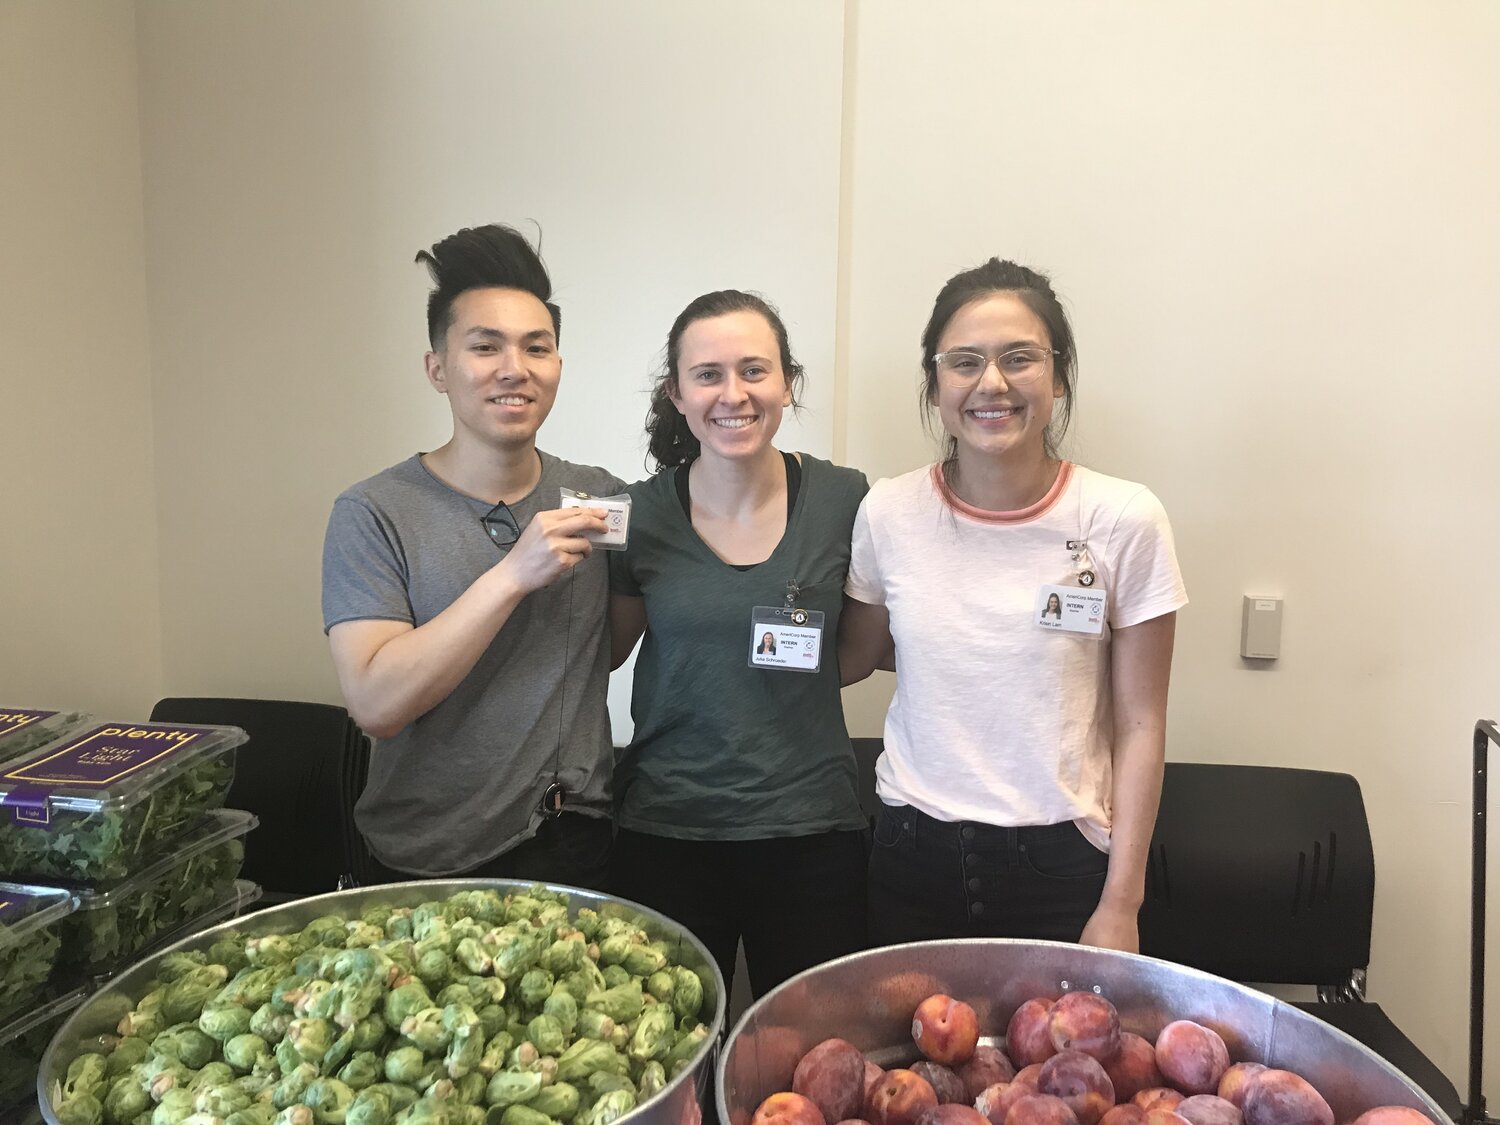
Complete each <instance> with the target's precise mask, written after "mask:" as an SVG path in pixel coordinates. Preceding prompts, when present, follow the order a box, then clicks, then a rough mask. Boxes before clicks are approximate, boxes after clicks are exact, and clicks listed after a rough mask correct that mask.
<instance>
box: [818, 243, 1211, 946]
mask: <svg viewBox="0 0 1500 1125" xmlns="http://www.w3.org/2000/svg"><path fill="white" fill-rule="evenodd" d="M1075 368H1076V353H1075V349H1074V343H1073V333H1072V329H1071V328H1070V326H1069V324H1068V318H1067V316H1066V314H1065V313H1064V312H1063V308H1062V305H1061V303H1060V302H1059V301H1058V299H1057V296H1056V294H1055V293H1054V292H1053V290H1052V286H1051V283H1050V281H1049V280H1048V278H1047V277H1046V276H1045V275H1043V274H1041V273H1038V272H1036V271H1035V270H1031V269H1027V268H1026V267H1024V266H1019V265H1017V264H1015V263H1014V262H1008V261H1001V260H999V259H995V258H992V259H990V260H989V261H988V262H986V263H984V264H983V265H981V266H978V267H976V268H974V269H971V270H966V271H965V272H963V273H960V274H958V275H957V276H955V277H953V278H951V279H950V280H949V281H948V283H947V284H946V285H945V286H944V287H943V289H942V291H941V292H940V293H939V294H938V297H937V301H936V304H935V305H934V307H933V310H932V315H931V317H930V318H929V320H928V322H927V327H926V329H925V331H924V332H923V334H922V372H923V384H922V398H923V401H924V403H925V404H926V407H927V410H928V411H929V417H930V416H931V413H934V412H935V413H936V415H937V417H938V418H939V420H940V421H941V424H942V428H943V432H944V434H945V451H944V456H943V458H942V460H941V461H939V462H938V463H936V464H934V465H930V466H927V467H924V468H922V469H920V470H918V471H916V472H912V473H908V474H906V475H905V476H902V477H897V478H895V479H893V480H883V481H880V482H879V483H878V484H876V486H875V487H874V488H873V489H872V490H871V492H870V494H869V496H868V497H867V498H866V500H865V502H864V504H863V505H862V506H861V508H860V513H859V518H858V520H857V522H856V524H855V532H854V546H853V555H852V559H851V563H850V569H849V581H848V584H847V587H846V590H847V593H848V595H849V600H848V602H847V604H846V607H845V610H844V616H843V623H842V630H841V635H840V640H839V663H840V666H841V669H842V674H843V676H844V680H845V682H846V683H853V682H855V681H857V680H860V679H863V678H864V677H865V676H868V675H869V674H870V672H871V671H872V670H873V669H875V668H877V667H881V668H887V669H894V671H895V672H896V693H895V697H894V699H893V700H892V702H891V706H890V710H889V712H888V714H887V715H886V723H885V752H884V754H883V755H882V756H881V758H880V761H879V763H878V765H877V769H876V773H877V789H878V792H879V795H880V797H881V800H882V802H883V805H882V809H881V812H880V816H879V819H878V821H877V823H876V828H875V839H874V850H873V854H872V856H871V859H870V868H869V875H870V884H869V888H870V890H869V893H870V901H869V909H870V927H871V938H872V940H874V941H875V942H876V943H877V944H886V943H890V942H897V941H914V940H920V939H926V938H937V937H952V936H965V937H978V936H1003V937H1030V938H1050V939H1055V940H1064V941H1082V942H1084V943H1086V944H1090V945H1098V946H1105V947H1109V948H1114V949H1125V950H1134V949H1136V948H1137V947H1138V944H1139V938H1138V932H1137V926H1136V915H1137V912H1138V910H1139V908H1140V905H1141V900H1142V898H1143V895H1144V890H1145V866H1146V854H1147V849H1148V847H1149V844H1150V840H1151V832H1152V827H1153V825H1154V823H1155V819H1156V809H1157V803H1158V799H1159V796H1160V792H1161V776H1162V759H1163V752H1164V745H1165V727H1166V709H1167V680H1168V675H1169V672H1170V668H1171V662H1172V640H1173V631H1174V627H1175V622H1176V611H1177V610H1178V609H1179V608H1181V607H1182V606H1183V605H1185V604H1186V602H1187V598H1186V596H1185V593H1184V590H1183V585H1182V579H1181V576H1180V574H1179V572H1178V568H1177V561H1176V557H1175V554H1174V551H1173V546H1172V533H1171V528H1170V527H1169V526H1168V523H1167V517H1166V514H1165V512H1164V511H1163V510H1162V507H1161V504H1160V503H1159V502H1158V501H1157V499H1156V497H1155V496H1154V495H1152V493H1151V492H1150V490H1149V489H1147V488H1145V487H1144V486H1143V485H1139V484H1132V483H1130V482H1129V481H1124V480H1119V479H1117V478H1114V477H1109V476H1105V475H1104V474H1102V473H1097V472H1094V471H1093V470H1090V469H1086V468H1084V467H1082V466H1080V465H1074V464H1072V463H1070V462H1068V461H1066V460H1064V459H1063V458H1062V457H1061V456H1059V454H1058V451H1057V440H1058V438H1059V437H1060V436H1061V435H1062V433H1063V431H1064V430H1065V428H1066V426H1067V422H1068V416H1069V413H1070V411H1071V408H1072V405H1073V394H1074V377H1075Z"/></svg>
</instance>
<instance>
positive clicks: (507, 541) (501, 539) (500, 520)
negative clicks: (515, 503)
mask: <svg viewBox="0 0 1500 1125" xmlns="http://www.w3.org/2000/svg"><path fill="white" fill-rule="evenodd" d="M479 523H480V525H481V526H482V527H483V528H484V530H485V533H486V534H487V535H489V537H490V538H491V539H492V540H494V542H495V546H497V547H499V548H500V549H501V550H502V551H504V550H508V549H509V548H511V547H513V546H515V542H516V540H517V539H519V538H521V527H520V525H519V524H517V523H516V517H515V516H513V515H511V514H510V509H509V508H507V507H506V506H505V501H504V500H502V501H500V503H498V504H496V505H495V506H494V507H493V508H491V509H490V510H489V511H488V512H486V513H485V514H484V515H482V516H480V517H479Z"/></svg>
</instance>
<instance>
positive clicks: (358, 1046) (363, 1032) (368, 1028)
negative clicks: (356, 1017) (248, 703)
mask: <svg viewBox="0 0 1500 1125" xmlns="http://www.w3.org/2000/svg"><path fill="white" fill-rule="evenodd" d="M349 1030H350V1031H351V1033H352V1034H353V1036H354V1042H353V1047H354V1049H355V1050H356V1051H374V1050H377V1049H378V1048H379V1047H380V1044H381V1043H382V1042H384V1041H385V1036H386V1026H385V1020H384V1018H382V1017H381V1015H380V1013H378V1012H371V1013H370V1014H369V1015H368V1016H366V1017H365V1018H364V1019H362V1020H360V1021H359V1022H358V1023H357V1024H355V1025H354V1026H353V1027H352V1028H350V1029H349Z"/></svg>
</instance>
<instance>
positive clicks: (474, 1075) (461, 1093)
mask: <svg viewBox="0 0 1500 1125" xmlns="http://www.w3.org/2000/svg"><path fill="white" fill-rule="evenodd" d="M488 1085H489V1078H488V1077H487V1076H486V1075H483V1074H480V1073H479V1072H478V1071H471V1072H469V1073H468V1074H465V1075H464V1076H463V1077H462V1078H458V1079H455V1080H454V1082H453V1098H454V1100H455V1101H460V1102H463V1103H464V1105H483V1104H484V1091H485V1089H486V1088H487V1087H488Z"/></svg>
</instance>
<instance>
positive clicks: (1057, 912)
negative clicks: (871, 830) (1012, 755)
mask: <svg viewBox="0 0 1500 1125" xmlns="http://www.w3.org/2000/svg"><path fill="white" fill-rule="evenodd" d="M1108 868H1109V857H1108V856H1107V855H1105V854H1104V853H1103V852H1101V851H1100V850H1099V849H1098V848H1096V847H1094V845H1093V844H1091V843H1089V842H1088V840H1086V839H1085V838H1084V836H1083V834H1082V833H1081V832H1079V831H1078V828H1077V826H1076V825H1074V824H1072V823H1064V824H1046V825H1040V826H1037V827H1028V828H999V827H996V826H995V825H992V824H976V823H972V822H968V821H959V822H949V821H943V820H935V819H933V818H932V817H930V816H927V815H926V814H925V813H921V812H918V811H917V810H916V809H914V808H912V807H910V806H909V805H885V806H883V807H882V809H881V812H880V816H879V818H878V819H877V820H876V822H875V840H874V848H873V849H872V851H871V854H870V939H871V941H872V942H873V943H875V944H876V945H894V944H896V943H897V942H903V941H928V940H931V939H935V938H949V937H1008V938H1046V939H1050V940H1053V941H1077V940H1078V936H1079V934H1081V933H1082V932H1083V927H1084V925H1085V924H1086V923H1087V922H1088V920H1089V916H1090V915H1091V914H1093V912H1094V908H1095V907H1097V906H1098V905H1099V896H1100V895H1101V894H1102V893H1103V891H1104V876H1105V873H1106V872H1107V870H1108Z"/></svg>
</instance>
